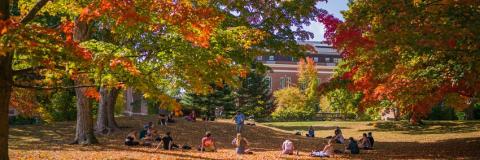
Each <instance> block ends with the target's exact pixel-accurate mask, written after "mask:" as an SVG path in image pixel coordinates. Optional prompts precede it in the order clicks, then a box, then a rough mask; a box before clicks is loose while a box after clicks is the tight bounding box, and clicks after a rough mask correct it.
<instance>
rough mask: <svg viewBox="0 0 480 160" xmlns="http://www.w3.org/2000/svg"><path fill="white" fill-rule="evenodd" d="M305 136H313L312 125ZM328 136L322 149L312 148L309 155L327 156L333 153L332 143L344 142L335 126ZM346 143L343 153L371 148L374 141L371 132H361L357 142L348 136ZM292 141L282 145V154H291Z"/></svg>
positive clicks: (339, 130) (355, 152) (354, 152)
mask: <svg viewBox="0 0 480 160" xmlns="http://www.w3.org/2000/svg"><path fill="white" fill-rule="evenodd" d="M306 136H307V137H315V130H314V129H313V127H312V126H310V127H309V129H308V133H307V134H306ZM326 138H329V140H328V143H327V145H325V147H324V148H323V150H314V151H312V153H311V156H314V157H329V156H332V155H333V154H334V153H335V151H336V150H335V146H334V143H337V144H345V138H344V137H343V134H342V130H341V129H340V128H339V127H337V128H336V129H335V131H334V135H333V136H328V137H326ZM348 140H349V142H348V145H346V146H345V153H347V152H350V153H351V154H359V153H360V149H365V150H368V149H372V148H373V144H374V142H375V140H374V138H373V136H372V132H368V134H367V133H363V135H362V138H360V140H359V141H358V142H357V141H356V140H355V139H354V138H353V137H350V138H348ZM294 148H295V147H293V143H292V142H291V141H290V140H286V141H285V142H284V143H283V145H282V149H283V151H282V153H283V154H293V149H294Z"/></svg>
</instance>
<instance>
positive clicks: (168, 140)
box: [155, 132, 178, 150]
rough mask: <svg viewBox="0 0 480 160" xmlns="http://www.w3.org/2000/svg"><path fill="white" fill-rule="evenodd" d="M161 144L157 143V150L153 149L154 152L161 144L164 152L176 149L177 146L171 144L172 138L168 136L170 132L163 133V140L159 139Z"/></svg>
mask: <svg viewBox="0 0 480 160" xmlns="http://www.w3.org/2000/svg"><path fill="white" fill-rule="evenodd" d="M161 142H162V143H158V145H157V148H155V150H157V149H158V148H160V145H162V144H163V149H164V150H172V149H177V148H178V145H176V144H175V143H173V138H172V137H171V136H170V132H167V133H165V136H163V138H162V139H161Z"/></svg>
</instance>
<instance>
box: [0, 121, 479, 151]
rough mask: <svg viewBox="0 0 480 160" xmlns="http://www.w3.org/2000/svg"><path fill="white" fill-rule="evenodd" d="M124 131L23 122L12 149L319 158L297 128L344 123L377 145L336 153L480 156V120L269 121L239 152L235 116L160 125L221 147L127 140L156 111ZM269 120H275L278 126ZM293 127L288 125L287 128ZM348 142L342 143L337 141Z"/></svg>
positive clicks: (13, 131)
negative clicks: (90, 134) (84, 138)
mask: <svg viewBox="0 0 480 160" xmlns="http://www.w3.org/2000/svg"><path fill="white" fill-rule="evenodd" d="M117 120H118V122H119V125H120V126H122V130H121V131H120V132H116V133H114V134H111V135H108V136H100V135H99V136H97V138H98V139H99V140H100V143H101V144H99V145H90V146H80V145H68V143H69V142H71V141H72V140H73V137H74V131H75V129H74V122H62V123H54V124H48V125H23V126H13V127H11V128H10V137H9V138H10V140H9V149H10V157H11V158H12V159H84V160H86V159H319V158H312V157H309V156H308V154H309V152H310V151H311V150H313V149H317V148H321V147H323V144H324V143H325V139H324V138H307V137H304V136H295V135H293V134H292V132H291V131H293V130H305V129H306V127H307V126H310V125H313V126H314V127H315V128H316V130H317V132H316V134H317V136H319V137H326V136H328V135H331V134H332V133H333V128H334V127H335V126H340V127H341V128H342V129H343V132H344V134H345V136H346V137H349V136H353V137H358V136H360V133H362V132H367V131H371V132H373V133H374V136H375V138H376V142H375V149H374V150H369V151H363V152H362V153H361V154H360V155H355V156H351V155H348V154H341V155H336V156H335V157H334V158H333V159H386V158H387V159H414V158H419V159H439V158H444V159H445V158H446V159H449V158H465V159H479V158H480V150H479V148H480V122H428V123H427V125H426V126H425V127H412V126H409V125H408V124H406V123H404V122H396V123H371V122H278V123H268V124H266V125H267V126H264V125H257V126H246V130H245V132H244V134H245V136H246V138H247V139H248V140H249V141H250V142H251V146H252V149H253V151H254V154H253V155H243V156H238V155H236V154H235V152H234V148H233V146H232V145H231V144H230V142H231V140H232V139H233V137H234V135H235V133H234V132H235V131H234V124H233V123H231V122H230V121H222V120H221V121H216V122H201V121H199V122H195V123H191V122H186V121H183V120H178V122H177V123H175V124H172V125H169V126H167V127H160V126H155V128H156V129H158V130H160V132H162V133H164V132H166V131H171V132H172V135H173V138H174V140H175V142H176V143H177V144H180V145H181V144H189V145H190V146H194V147H196V146H197V145H199V144H200V139H201V137H202V135H203V134H204V132H205V131H207V130H208V131H211V132H212V133H213V136H214V137H215V138H216V140H217V145H218V147H219V148H220V149H219V151H218V152H216V153H201V152H198V151H196V150H185V151H182V150H175V151H164V150H155V149H154V148H147V147H133V148H132V147H126V146H124V145H123V140H124V137H125V135H126V134H127V132H128V131H130V130H132V129H138V130H139V129H140V128H141V127H142V125H143V124H145V123H147V122H149V121H155V120H154V118H153V117H133V118H128V117H121V118H118V119H117ZM269 126H275V127H278V128H280V129H276V128H273V127H269ZM285 130H287V131H285ZM287 137H288V138H290V139H292V140H293V141H294V143H295V144H296V146H297V147H299V148H300V152H299V155H291V156H285V155H280V154H279V153H280V151H279V150H280V146H281V143H282V142H283V140H284V139H285V138H287ZM337 147H342V146H337Z"/></svg>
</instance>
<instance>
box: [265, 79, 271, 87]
mask: <svg viewBox="0 0 480 160" xmlns="http://www.w3.org/2000/svg"><path fill="white" fill-rule="evenodd" d="M265 83H266V84H268V89H272V77H270V76H266V77H265Z"/></svg>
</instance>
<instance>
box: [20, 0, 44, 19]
mask: <svg viewBox="0 0 480 160" xmlns="http://www.w3.org/2000/svg"><path fill="white" fill-rule="evenodd" d="M48 1H49V0H39V1H38V2H37V4H35V6H33V8H32V9H31V10H30V12H28V13H27V15H26V16H25V17H23V19H22V20H21V21H20V23H22V24H26V23H28V22H30V21H31V20H32V19H33V18H34V17H35V15H36V14H37V12H38V11H40V9H42V8H43V6H45V5H46V4H47V2H48Z"/></svg>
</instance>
